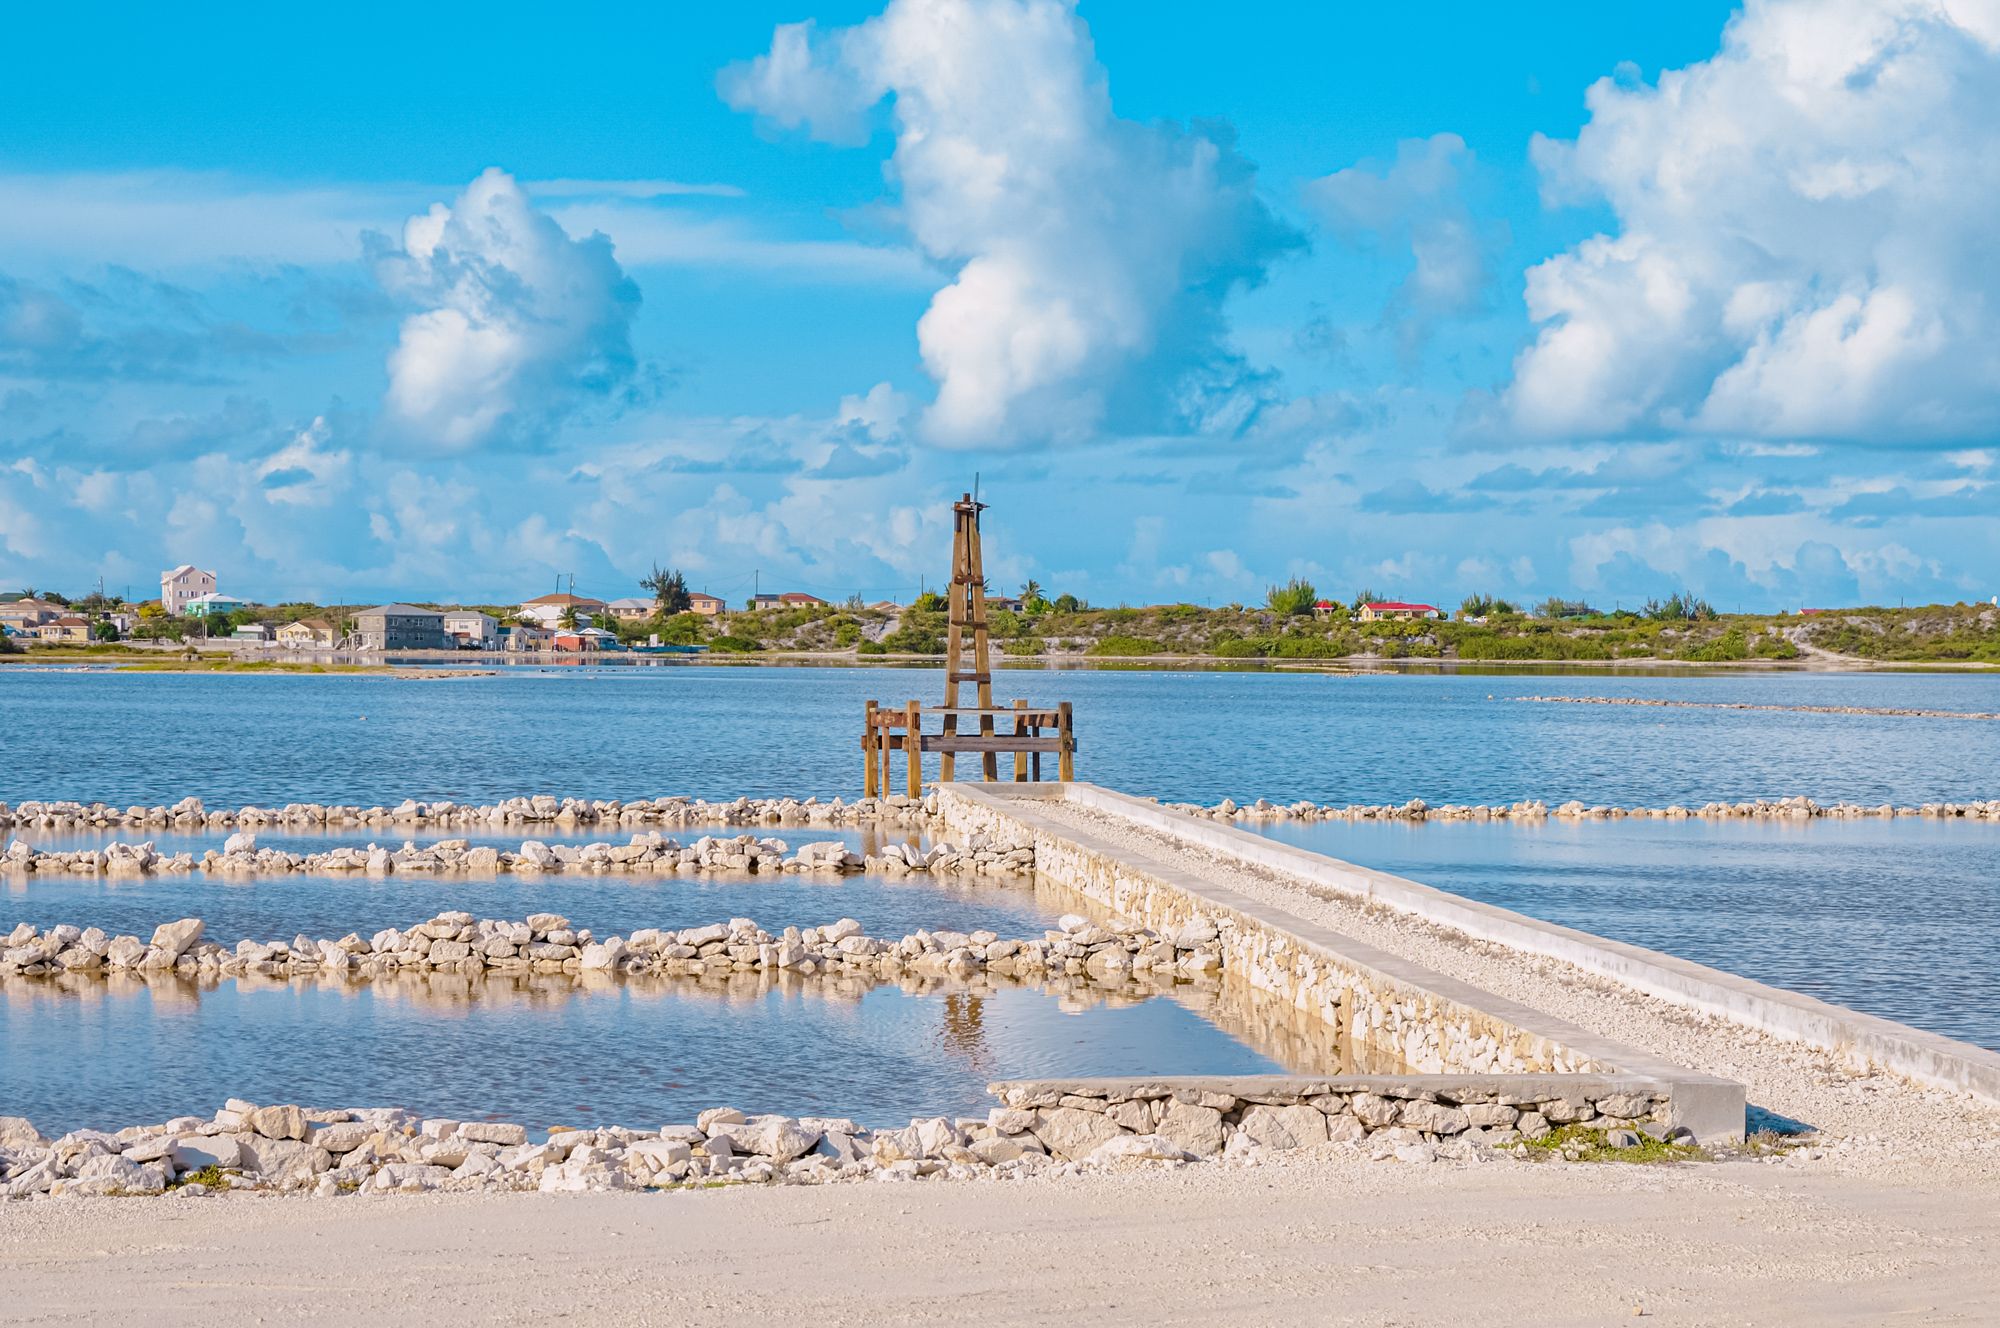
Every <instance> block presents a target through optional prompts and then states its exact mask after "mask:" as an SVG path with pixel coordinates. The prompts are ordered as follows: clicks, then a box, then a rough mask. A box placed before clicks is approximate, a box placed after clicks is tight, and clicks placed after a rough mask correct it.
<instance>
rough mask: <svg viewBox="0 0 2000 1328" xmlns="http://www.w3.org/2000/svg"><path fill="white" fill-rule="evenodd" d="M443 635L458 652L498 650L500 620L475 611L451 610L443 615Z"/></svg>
mask: <svg viewBox="0 0 2000 1328" xmlns="http://www.w3.org/2000/svg"><path fill="white" fill-rule="evenodd" d="M444 634H445V635H446V636H448V637H450V638H451V643H452V644H453V645H456V646H457V647H458V648H459V649H460V650H498V649H499V648H500V620H499V619H498V618H495V617H493V616H492V615H491V614H487V613H481V612H479V610H477V609H453V610H452V611H451V612H450V613H447V614H445V616H444Z"/></svg>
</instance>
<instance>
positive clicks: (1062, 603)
mask: <svg viewBox="0 0 2000 1328" xmlns="http://www.w3.org/2000/svg"><path fill="white" fill-rule="evenodd" d="M1054 608H1055V611H1056V612H1057V613H1081V612H1083V601H1082V600H1080V599H1078V598H1077V597H1076V596H1074V595H1067V594H1064V595H1057V596H1056V602H1055V605H1054Z"/></svg>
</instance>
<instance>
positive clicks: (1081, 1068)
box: [0, 974, 1329, 1132]
mask: <svg viewBox="0 0 2000 1328" xmlns="http://www.w3.org/2000/svg"><path fill="white" fill-rule="evenodd" d="M742 977H743V978H745V979H747V980H744V981H734V982H729V981H723V982H710V981H697V980H685V979H684V980H679V981H664V980H653V981H640V980H621V979H614V978H609V977H600V978H599V979H597V980H595V981H579V980H575V979H570V978H567V977H564V976H562V975H553V976H552V977H550V978H537V979H522V980H519V981H503V980H496V979H473V980H465V981H439V980H435V979H414V978H413V979H406V980H378V981H375V982H361V983H344V982H333V981H325V980H322V981H317V982H312V981H302V982H259V981H252V980H243V981H234V980H225V981H223V982H221V983H219V984H217V985H215V986H213V987H209V988H207V989H203V988H201V987H198V986H197V985H196V984H193V983H190V982H186V981H181V980H176V979H173V978H164V979H156V980H153V981H150V982H148V981H140V980H137V979H126V980H119V981H111V982H104V981H94V982H91V983H88V984H66V983H62V984H59V983H56V982H50V981H42V980H32V979H29V980H23V979H18V978H17V979H10V980H7V981H5V982H0V1045H4V1046H5V1047H6V1055H4V1056H0V1110H4V1112H6V1113H7V1114H10V1115H20V1116H27V1117H28V1118H30V1119H31V1120H33V1121H34V1122H35V1123H36V1124H37V1125H39V1126H40V1127H41V1128H42V1129H43V1130H45V1131H50V1132H54V1131H60V1130H66V1129H72V1128H79V1127H105V1128H122V1127H123V1126H125V1125H129V1124H131V1123H133V1122H135V1121H157V1120H165V1119H168V1118H170V1117H173V1116H176V1115H180V1114H182V1113H185V1112H197V1113H200V1112H206V1111H211V1110H213V1109H214V1108H216V1107H218V1106H220V1105H221V1103H222V1101H223V1099H224V1098H226V1097H230V1096H237V1097H245V1098H249V1099H251V1100H253V1101H259V1102H271V1101H280V1100H282V1101H288V1102H289V1101H298V1102H307V1103H325V1104H339V1105H355V1106H361V1105H392V1106H401V1107H407V1108H410V1109H413V1110H417V1111H421V1112H424V1113H426V1114H431V1115H440V1116H450V1117H455V1118H460V1119H500V1120H511V1121H522V1122H534V1123H536V1124H539V1125H543V1126H547V1125H552V1124H558V1123H563V1124H570V1125H587V1124H622V1125H629V1126H633V1127H644V1128H657V1127H658V1126H659V1124H660V1123H661V1122H663V1121H683V1120H692V1119H694V1117H695V1114H696V1113H697V1112H699V1111H701V1110H703V1109H705V1108H707V1107H711V1106H718V1105H731V1106H737V1107H740V1108H742V1109H744V1110H746V1111H771V1112H785V1113H789V1114H794V1115H796V1114H813V1113H818V1114H827V1115H841V1116H852V1117H854V1118H856V1119H858V1120H860V1121H861V1122H862V1123H863V1124H866V1125H900V1124H903V1123H905V1122H907V1121H908V1120H909V1119H910V1118H911V1117H912V1116H913V1115H934V1114H944V1115H971V1114H979V1115H983V1114H985V1111H986V1109H987V1108H988V1107H990V1106H991V1105H993V1103H992V1099H991V1098H989V1097H988V1096H987V1094H986V1092H985V1087H986V1084H987V1083H988V1082H990V1081H991V1080H994V1079H999V1078H1019V1077H1029V1078H1039V1077H1045V1076H1046V1077H1057V1076H1074V1075H1089V1074H1155V1073H1168V1074H1170V1073H1204V1074H1238V1073H1244V1074H1250V1073H1266V1072H1271V1071H1277V1070H1301V1071H1305V1072H1325V1070H1326V1069H1327V1068H1329V1067H1327V1066H1325V1065H1321V1064H1312V1063H1299V1053H1298V1052H1297V1050H1296V1048H1293V1049H1292V1050H1291V1053H1290V1054H1291V1056H1292V1059H1291V1060H1288V1061H1279V1060H1274V1059H1272V1058H1271V1057H1270V1056H1267V1055H1265V1054H1263V1053H1261V1052H1260V1051H1257V1050H1254V1049H1253V1048H1251V1047H1250V1046H1248V1045H1246V1043H1245V1042H1244V1041H1241V1040H1239V1039H1238V1038H1237V1037H1234V1036H1232V1035H1231V1034H1230V1033H1229V1032H1226V1031H1224V1029H1223V1028H1222V1027H1219V1026H1218V1025H1217V1023H1215V1022H1212V1021H1211V1020H1210V1019H1209V1018H1206V1017H1204V1016H1203V1014H1202V1013H1199V1012H1198V1011H1197V1009H1196V1008H1194V1007H1195V1006H1197V1005H1200V1004H1205V1003H1208V1002H1209V1001H1210V1000H1211V999H1212V998H1208V997H1204V996H1202V995H1201V994H1200V993H1196V992H1193V991H1188V992H1187V993H1185V995H1184V997H1183V999H1180V1000H1177V999H1173V998H1171V997H1169V996H1154V997H1151V998H1149V999H1141V998H1139V997H1138V996H1136V995H1135V996H1117V995H1110V994H1105V993H1100V992H1094V991H1091V990H1089V989H1081V990H1076V991H1071V992H1067V993H1065V992H1058V991H1052V990H1045V989H1043V988H1041V987H1036V986H1013V985H1008V984H1004V983H982V984H980V986H979V987H978V988H976V989H974V988H967V987H965V986H964V985H962V984H954V983H951V982H943V981H940V982H934V983H923V984H911V987H910V989H908V990H905V989H904V988H902V987H899V986H896V985H888V984H882V985H870V984H868V983H865V982H859V981H855V980H851V979H849V980H842V981H837V982H836V981H828V980H821V981H800V980H796V979H794V980H792V981H790V982H780V981H777V980H774V979H772V978H767V977H764V976H762V975H754V974H746V975H742Z"/></svg>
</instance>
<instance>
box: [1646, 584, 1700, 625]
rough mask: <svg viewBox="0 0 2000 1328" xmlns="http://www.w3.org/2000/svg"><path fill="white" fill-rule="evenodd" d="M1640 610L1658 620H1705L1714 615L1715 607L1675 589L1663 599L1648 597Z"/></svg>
mask: <svg viewBox="0 0 2000 1328" xmlns="http://www.w3.org/2000/svg"><path fill="white" fill-rule="evenodd" d="M1640 612H1641V613H1642V614H1644V615H1645V616H1646V617H1648V618H1652V619H1654V620H1656V621H1659V622H1706V621H1708V620H1709V619H1710V618H1713V617H1714V616H1715V608H1714V606H1713V605H1711V604H1710V603H1709V602H1708V601H1707V600H1705V599H1697V598H1695V597H1694V596H1693V595H1686V594H1682V593H1681V592H1680V591H1678V590H1677V591H1675V592H1674V593H1673V594H1671V595H1669V596H1667V597H1666V598H1665V599H1649V600H1647V601H1646V607H1645V608H1643V609H1641V610H1640Z"/></svg>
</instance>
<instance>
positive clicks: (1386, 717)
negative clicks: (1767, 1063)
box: [0, 666, 2000, 806]
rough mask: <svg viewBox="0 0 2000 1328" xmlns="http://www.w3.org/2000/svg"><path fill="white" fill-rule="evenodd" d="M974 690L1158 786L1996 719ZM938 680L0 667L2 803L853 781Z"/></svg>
mask: <svg viewBox="0 0 2000 1328" xmlns="http://www.w3.org/2000/svg"><path fill="white" fill-rule="evenodd" d="M995 690H996V695H998V696H999V697H1001V698H1003V699H1011V698H1012V697H1014V696H1023V697H1027V698H1029V699H1030V700H1033V701H1035V702H1038V703H1041V702H1052V701H1057V700H1070V701H1073V702H1074V703H1075V706H1076V715H1077V734H1078V739H1079V742H1080V744H1081V752H1080V753H1079V755H1078V758H1077V772H1078V774H1079V776H1080V777H1082V778H1084V779H1088V780H1092V781H1094V782H1096V783H1101V784H1106V785H1110V786H1112V787H1115V788H1121V789H1124V790H1126V791H1128V792H1132V793H1140V794H1148V795H1155V796H1159V797H1163V798H1170V799H1201V800H1205V801H1211V802H1212V801H1216V800H1218V799H1220V798H1222V797H1225V796H1228V797H1234V798H1237V799H1238V800H1247V799H1254V798H1256V797H1259V796H1269V797H1271V798H1274V799H1278V800H1281V801H1292V800H1295V799H1298V798H1311V799H1313V800H1314V801H1318V802H1341V803H1345V802H1402V801H1404V800H1405V799H1408V798H1412V797H1420V798H1424V799H1426V800H1427V801H1430V802H1465V801H1481V802H1494V801H1500V802H1508V801H1513V800H1515V799H1518V798H1526V797H1539V798H1546V799H1548V800H1550V801H1551V802H1559V801H1562V800H1565V799H1568V798H1572V797H1576V798H1582V799H1583V800H1584V801H1586V802H1612V801H1615V802H1620V803H1627V804H1630V803H1646V804H1666V803H1670V802H1685V801H1688V800H1690V799H1693V800H1696V801H1701V800H1706V799H1709V798H1739V797H1755V796H1767V795H1788V794H1796V793H1803V794H1808V795H1811V796H1814V797H1818V798H1821V799H1836V798H1851V799H1855V800H1858V801H1862V802H1870V803H1874V802H1883V801H1896V802H1922V801H1925V800H1928V799H1935V798H1972V797H1990V796H1995V795H2000V774H1996V771H2000V723H1995V722H1989V721H1975V720H1951V719H1914V718H1901V717H1893V718H1892V717H1881V716H1866V715H1824V714H1798V713H1783V712H1768V711H1728V710H1680V709H1673V710H1655V709H1637V708H1633V707H1624V706H1577V705H1539V704H1529V703H1522V702H1517V701H1513V700H1510V699H1508V698H1511V697H1519V696H1527V695H1535V694H1543V695H1550V694H1563V695H1589V696H1644V697H1664V698H1671V699H1684V700H1699V701H1729V702H1735V701H1744V702H1752V703H1757V704H1782V705H1851V706H1869V707H1890V708H1912V709H1942V710H1958V711H2000V676H1994V675H1978V674H1845V673H1842V674H1824V673H1819V674H1815V673H1744V672H1724V673H1714V674H1706V675H1693V676H1687V675H1676V676H1660V675H1656V674H1629V675H1628V674H1619V675H1610V674H1606V673H1603V672H1595V673H1588V674H1562V675H1556V674H1528V675H1521V674H1509V675H1470V674H1446V675H1436V674H1418V675H1410V676H1354V675H1347V676H1337V675H1327V674H1322V673H1311V672H1298V671H1259V672H1227V671H1218V670H1182V671H1157V670H1067V671H1065V670H1044V669H1032V670H1004V671H1002V672H1001V673H1000V674H999V675H998V677H997V679H996V682H995ZM942 693H943V679H942V674H941V673H940V672H939V671H938V670H935V669H879V668H878V669H866V668H759V667H739V668H730V667H721V666H670V667H641V668H632V667H605V668H567V669H510V670H506V671H504V672H502V673H501V674H499V675H497V676H490V677H468V678H461V679H452V680H448V681H428V682H407V681H397V680H394V679H391V678H386V677H366V676H353V675H332V676H318V677H283V676H278V677H270V676H253V675H244V676H236V677H229V676H221V677H216V676H200V675H189V674H125V675H108V674H63V673H23V672H19V671H16V670H10V669H7V668H0V800H6V801H12V802H18V801H21V800H23V799H27V798H79V799H85V800H90V799H104V800H106V801H110V802H114V803H118V804H120V805H125V804H130V803H138V802H143V803H161V802H172V801H175V800H177V799H179V798H181V797H184V796H187V795H189V794H195V795H198V796H200V797H202V798H205V799H207V800H208V802H209V803H210V805H212V806H235V805H239V804H242V803H257V804H260V805H270V804H273V803H279V804H282V803H284V802H289V801H315V802H344V803H355V802H359V803H386V804H394V803H396V802H398V801H400V800H401V799H403V798H405V797H414V798H419V799H429V798H449V799H453V800H456V801H485V800H491V799H494V798H500V797H511V796H514V795H516V794H522V793H538V792H552V793H557V794H565V795H574V796H581V797H653V796H657V795H660V794H665V793H686V794H695V795H700V796H705V797H720V798H734V797H737V796H740V795H744V794H750V795H796V796H801V797H803V796H805V795H808V794H818V795H820V796H822V797H827V796H833V795H844V796H847V797H853V796H856V795H857V794H859V792H860V791H861V759H860V758H861V753H860V751H859V748H858V738H859V734H860V720H861V714H862V706H863V702H864V701H865V700H867V699H868V698H871V697H872V698H876V699H879V700H883V701H898V702H900V701H902V700H904V699H906V698H909V697H918V698H923V699H930V698H934V697H938V696H941V695H942ZM900 776H901V767H900V764H899V765H898V767H897V777H898V778H900Z"/></svg>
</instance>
